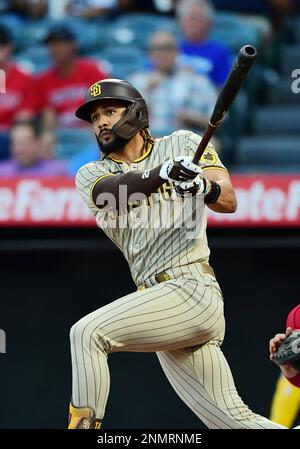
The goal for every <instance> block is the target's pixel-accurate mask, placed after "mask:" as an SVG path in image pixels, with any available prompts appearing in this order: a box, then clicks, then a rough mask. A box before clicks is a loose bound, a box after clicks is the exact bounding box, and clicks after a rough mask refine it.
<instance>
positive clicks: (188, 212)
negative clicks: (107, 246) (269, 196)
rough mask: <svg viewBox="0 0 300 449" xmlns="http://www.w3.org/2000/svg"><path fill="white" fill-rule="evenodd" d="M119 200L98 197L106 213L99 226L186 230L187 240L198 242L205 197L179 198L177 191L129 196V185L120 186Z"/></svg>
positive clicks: (104, 195) (99, 217)
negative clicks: (196, 240) (148, 195)
mask: <svg viewBox="0 0 300 449" xmlns="http://www.w3.org/2000/svg"><path fill="white" fill-rule="evenodd" d="M118 193H119V194H118V197H117V198H116V197H115V195H114V194H112V193H108V192H103V193H101V194H99V195H98V196H97V198H96V205H97V206H98V208H99V209H100V210H102V212H99V213H98V215H97V223H98V224H99V226H100V227H101V228H102V229H103V230H105V229H107V228H110V229H126V228H130V229H141V228H144V229H184V230H185V231H186V234H185V237H186V238H187V239H197V238H199V236H200V231H201V227H202V223H203V218H204V210H205V209H204V196H203V194H197V195H192V194H186V195H185V196H184V197H182V196H180V195H177V194H176V192H175V191H174V190H172V191H171V192H168V193H166V194H163V193H161V192H154V193H152V194H151V196H150V197H147V196H146V195H145V194H144V193H141V192H136V193H133V194H131V195H128V187H127V185H119V192H118Z"/></svg>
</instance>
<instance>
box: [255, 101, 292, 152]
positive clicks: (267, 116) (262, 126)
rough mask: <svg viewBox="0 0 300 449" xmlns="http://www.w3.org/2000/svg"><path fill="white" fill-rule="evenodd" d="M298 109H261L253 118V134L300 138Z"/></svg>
mask: <svg viewBox="0 0 300 449" xmlns="http://www.w3.org/2000/svg"><path fill="white" fill-rule="evenodd" d="M299 124H300V109H299V107H297V106H277V107H274V106H273V107H261V108H257V110H256V111H255V116H254V117H253V131H254V134H259V135H263V134H264V135H265V134H269V135H271V134H277V135H278V134H284V135H290V134H296V135H299V136H300V126H299ZM299 153H300V151H299Z"/></svg>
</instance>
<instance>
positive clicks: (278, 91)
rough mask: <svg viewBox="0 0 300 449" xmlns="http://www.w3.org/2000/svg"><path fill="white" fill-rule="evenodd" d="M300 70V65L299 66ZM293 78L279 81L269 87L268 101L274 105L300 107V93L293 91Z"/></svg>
mask: <svg viewBox="0 0 300 449" xmlns="http://www.w3.org/2000/svg"><path fill="white" fill-rule="evenodd" d="M299 68H300V64H299ZM292 82H293V79H292V78H288V79H279V80H276V81H274V82H273V83H269V84H268V85H267V101H268V103H269V104H272V105H288V104H290V105H296V104H297V105H299V102H300V93H299V94H295V93H294V92H293V91H292Z"/></svg>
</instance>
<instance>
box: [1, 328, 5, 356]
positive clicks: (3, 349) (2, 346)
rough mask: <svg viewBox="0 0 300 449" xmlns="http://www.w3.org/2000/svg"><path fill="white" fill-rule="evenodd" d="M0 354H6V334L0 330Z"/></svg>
mask: <svg viewBox="0 0 300 449" xmlns="http://www.w3.org/2000/svg"><path fill="white" fill-rule="evenodd" d="M0 354H6V333H5V331H4V330H3V329H0Z"/></svg>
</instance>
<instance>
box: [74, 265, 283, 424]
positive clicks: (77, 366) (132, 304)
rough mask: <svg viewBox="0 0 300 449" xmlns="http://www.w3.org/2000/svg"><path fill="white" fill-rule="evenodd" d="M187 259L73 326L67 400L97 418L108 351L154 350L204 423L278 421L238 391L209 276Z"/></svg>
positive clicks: (104, 390) (220, 300) (100, 411)
mask: <svg viewBox="0 0 300 449" xmlns="http://www.w3.org/2000/svg"><path fill="white" fill-rule="evenodd" d="M193 265H194V266H193V267H191V266H189V270H188V272H183V273H182V275H181V276H179V277H177V278H176V279H172V280H170V281H166V282H163V283H161V284H157V285H155V286H153V287H151V288H149V289H145V290H142V291H137V292H134V293H131V294H129V295H127V296H124V297H122V298H120V299H117V300H116V301H114V302H112V303H110V304H107V305H106V306H104V307H101V308H100V309H98V310H96V311H94V312H92V313H90V314H89V315H87V316H85V317H84V318H82V319H81V320H79V321H78V322H77V323H76V324H75V325H74V326H73V327H72V329H71V334H70V339H71V354H72V369H73V391H72V402H73V404H74V406H76V407H87V406H88V407H90V408H92V409H93V410H94V411H95V412H96V416H97V417H98V418H99V419H102V418H103V416H104V413H105V407H106V402H107V398H108V394H109V387H110V377H109V369H108V364H107V356H108V354H110V353H113V352H118V351H125V352H126V351H134V352H156V353H157V356H158V359H159V361H160V364H161V366H162V368H163V370H164V372H165V374H166V376H167V378H168V380H169V382H170V383H171V385H172V386H173V388H174V390H175V391H176V393H177V394H178V395H179V397H180V398H181V399H182V400H183V401H184V402H185V403H186V405H187V406H188V407H190V409H191V410H192V411H193V412H194V413H195V414H196V415H197V416H198V417H199V418H200V419H201V421H202V422H203V423H204V424H205V425H206V426H207V427H208V428H211V429H247V428H251V429H261V428H264V429H268V428H281V427H282V426H280V425H278V424H275V423H273V422H271V421H269V420H267V419H266V418H263V417H261V416H259V415H256V414H254V413H253V412H252V411H251V410H250V409H249V408H248V407H247V406H246V405H245V404H244V403H243V401H242V400H241V398H240V397H239V395H238V393H237V391H236V389H235V385H234V381H233V378H232V374H231V371H230V368H229V366H228V364H227V362H226V359H225V357H224V355H223V353H222V351H221V349H220V345H221V343H222V340H223V337H224V329H225V324H224V315H223V298H222V294H221V292H220V289H219V286H218V283H217V282H216V280H215V278H214V277H213V276H212V275H205V274H200V275H199V273H197V275H196V273H195V265H196V264H193ZM190 268H192V269H190ZM181 271H182V270H181Z"/></svg>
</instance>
